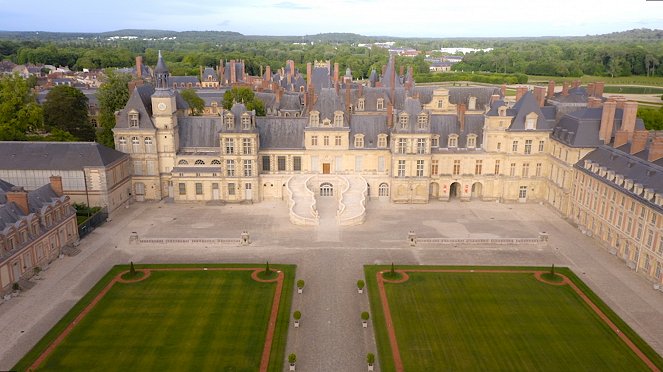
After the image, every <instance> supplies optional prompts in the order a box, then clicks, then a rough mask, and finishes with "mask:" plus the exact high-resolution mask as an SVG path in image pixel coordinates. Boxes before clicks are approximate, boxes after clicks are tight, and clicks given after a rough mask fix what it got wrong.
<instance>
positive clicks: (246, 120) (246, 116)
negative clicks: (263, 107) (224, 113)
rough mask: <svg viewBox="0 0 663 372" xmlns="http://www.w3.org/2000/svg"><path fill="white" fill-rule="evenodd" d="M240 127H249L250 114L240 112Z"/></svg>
mask: <svg viewBox="0 0 663 372" xmlns="http://www.w3.org/2000/svg"><path fill="white" fill-rule="evenodd" d="M242 129H251V116H249V114H248V113H244V114H242Z"/></svg>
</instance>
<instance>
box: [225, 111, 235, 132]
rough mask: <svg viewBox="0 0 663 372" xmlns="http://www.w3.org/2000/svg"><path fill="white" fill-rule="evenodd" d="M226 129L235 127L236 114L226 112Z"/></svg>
mask: <svg viewBox="0 0 663 372" xmlns="http://www.w3.org/2000/svg"><path fill="white" fill-rule="evenodd" d="M224 122H225V124H226V129H235V116H234V115H233V114H226V117H225V118H224Z"/></svg>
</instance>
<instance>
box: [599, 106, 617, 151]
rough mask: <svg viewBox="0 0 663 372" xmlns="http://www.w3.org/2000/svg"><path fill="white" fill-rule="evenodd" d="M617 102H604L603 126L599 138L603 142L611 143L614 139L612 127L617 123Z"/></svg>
mask: <svg viewBox="0 0 663 372" xmlns="http://www.w3.org/2000/svg"><path fill="white" fill-rule="evenodd" d="M616 107H617V103H616V102H610V101H608V102H606V103H604V104H603V111H602V113H601V127H600V129H599V139H600V140H603V143H606V144H607V143H610V140H611V139H612V128H613V126H614V125H615V108H616Z"/></svg>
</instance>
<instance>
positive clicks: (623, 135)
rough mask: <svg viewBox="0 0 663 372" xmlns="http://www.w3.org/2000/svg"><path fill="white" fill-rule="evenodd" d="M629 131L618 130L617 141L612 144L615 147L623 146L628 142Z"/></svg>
mask: <svg viewBox="0 0 663 372" xmlns="http://www.w3.org/2000/svg"><path fill="white" fill-rule="evenodd" d="M628 134H629V133H628V132H627V131H624V130H618V131H617V133H616V134H615V143H613V144H612V146H613V147H614V148H618V147H622V146H624V145H625V144H626V143H628Z"/></svg>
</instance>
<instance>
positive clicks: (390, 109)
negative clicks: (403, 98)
mask: <svg viewBox="0 0 663 372" xmlns="http://www.w3.org/2000/svg"><path fill="white" fill-rule="evenodd" d="M393 127H394V105H393V104H392V103H391V102H389V104H388V105H387V128H393Z"/></svg>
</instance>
